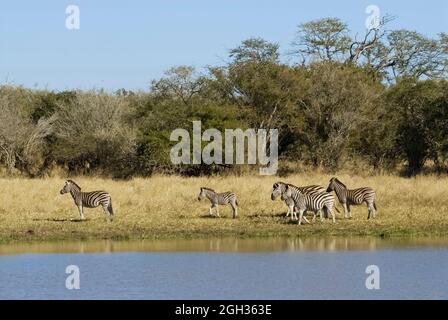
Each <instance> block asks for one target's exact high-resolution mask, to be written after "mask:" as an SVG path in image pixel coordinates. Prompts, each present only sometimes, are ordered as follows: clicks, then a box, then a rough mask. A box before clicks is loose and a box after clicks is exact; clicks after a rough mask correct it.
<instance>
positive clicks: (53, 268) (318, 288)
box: [0, 238, 448, 299]
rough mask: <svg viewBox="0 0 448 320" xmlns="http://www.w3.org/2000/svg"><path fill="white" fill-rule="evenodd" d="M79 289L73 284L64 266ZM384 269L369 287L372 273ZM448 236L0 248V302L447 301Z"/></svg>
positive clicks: (93, 243)
mask: <svg viewBox="0 0 448 320" xmlns="http://www.w3.org/2000/svg"><path fill="white" fill-rule="evenodd" d="M68 265H76V266H78V267H79V270H80V290H68V289H67V288H66V287H65V281H66V277H67V276H68V275H67V274H66V273H65V270H66V267H67V266H68ZM369 265H376V266H378V267H379V269H380V290H368V289H366V286H365V281H366V278H367V277H368V275H367V274H366V273H365V271H366V267H367V266H369ZM447 288H448V239H427V238H425V239H414V240H412V239H399V240H383V239H377V238H374V239H370V238H362V239H359V238H346V239H343V238H342V239H341V238H337V239H331V238H329V239H277V238H275V239H247V240H245V239H212V240H177V241H132V242H115V241H95V242H59V243H58V242H52V243H34V244H23V243H17V244H9V245H0V298H1V299H447V298H448V289H447Z"/></svg>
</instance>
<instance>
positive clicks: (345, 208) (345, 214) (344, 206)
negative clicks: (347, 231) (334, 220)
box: [342, 203, 348, 218]
mask: <svg viewBox="0 0 448 320" xmlns="http://www.w3.org/2000/svg"><path fill="white" fill-rule="evenodd" d="M342 207H343V208H344V218H347V217H348V208H347V203H343V204H342Z"/></svg>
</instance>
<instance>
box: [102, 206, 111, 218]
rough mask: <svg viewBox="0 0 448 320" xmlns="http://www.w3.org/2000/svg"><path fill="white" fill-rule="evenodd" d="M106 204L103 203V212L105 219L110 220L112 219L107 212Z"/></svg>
mask: <svg viewBox="0 0 448 320" xmlns="http://www.w3.org/2000/svg"><path fill="white" fill-rule="evenodd" d="M107 207H108V205H107V204H106V205H103V211H104V214H105V215H106V220H111V221H112V215H111V214H110V212H109V209H107Z"/></svg>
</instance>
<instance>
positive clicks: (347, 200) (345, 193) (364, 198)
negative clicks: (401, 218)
mask: <svg viewBox="0 0 448 320" xmlns="http://www.w3.org/2000/svg"><path fill="white" fill-rule="evenodd" d="M331 191H334V192H335V193H336V196H337V197H338V199H339V202H340V203H341V205H342V206H343V207H344V217H345V218H347V215H348V216H349V217H350V218H351V216H352V214H351V212H350V205H360V204H362V203H363V202H365V203H366V204H367V209H368V211H369V213H368V216H367V219H370V217H371V215H372V216H373V218H375V215H376V212H375V211H376V203H375V197H376V195H375V191H374V190H373V189H372V188H369V187H364V188H358V189H353V190H349V189H347V187H346V186H345V184H343V183H342V182H341V181H339V180H338V179H337V178H331V179H330V184H329V185H328V188H327V192H331Z"/></svg>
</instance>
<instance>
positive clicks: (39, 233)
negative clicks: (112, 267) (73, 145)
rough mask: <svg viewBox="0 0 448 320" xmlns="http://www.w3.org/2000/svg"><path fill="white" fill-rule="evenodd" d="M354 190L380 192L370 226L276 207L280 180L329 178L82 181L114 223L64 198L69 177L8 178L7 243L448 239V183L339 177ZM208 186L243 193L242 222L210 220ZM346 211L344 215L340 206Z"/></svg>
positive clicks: (3, 217)
mask: <svg viewBox="0 0 448 320" xmlns="http://www.w3.org/2000/svg"><path fill="white" fill-rule="evenodd" d="M337 176H338V177H339V178H340V179H341V180H342V181H343V182H345V183H346V184H347V185H348V186H350V187H360V186H371V187H373V188H375V189H376V191H377V198H378V201H377V204H378V215H377V219H375V220H370V221H367V219H366V217H367V209H366V207H365V206H359V207H353V208H352V214H353V219H349V220H348V219H347V220H346V219H343V216H342V214H337V221H336V224H335V225H333V224H332V223H330V221H329V220H326V221H324V222H316V223H314V224H311V225H302V226H298V225H297V224H294V223H291V222H290V221H289V220H288V219H286V218H285V217H284V213H285V212H286V206H285V205H284V203H283V202H282V201H281V200H277V201H271V199H270V192H271V188H272V184H273V183H274V182H275V181H278V180H282V181H287V182H290V183H293V184H296V185H308V184H321V185H325V186H326V185H327V183H328V180H329V178H330V176H329V175H324V174H318V173H316V174H311V175H294V176H290V177H287V178H281V179H280V178H278V177H261V176H242V177H210V178H181V177H173V176H171V177H168V176H156V177H152V178H148V179H133V180H130V181H113V180H107V179H99V178H84V177H80V178H75V179H74V180H75V181H76V182H77V183H78V184H79V185H81V186H82V187H83V190H85V191H92V190H97V189H105V190H107V191H109V192H110V193H111V195H112V199H113V205H114V211H115V218H114V221H113V222H108V221H106V219H105V216H104V214H103V212H102V209H100V208H97V209H86V218H87V220H86V221H82V222H81V221H78V220H77V219H78V213H77V209H76V207H75V206H74V204H73V201H72V199H71V197H70V195H60V194H59V190H60V189H61V187H62V186H63V183H64V179H62V178H47V179H33V180H31V179H25V178H4V179H0V242H2V243H6V242H13V241H44V240H79V239H119V240H126V239H173V238H176V239H184V238H220V237H241V238H249V237H270V236H272V237H311V236H315V237H324V236H381V237H406V236H448V201H447V200H448V178H447V177H435V176H421V177H417V178H412V179H405V178H400V177H396V176H372V177H360V176H349V175H344V174H341V175H337ZM200 186H208V187H211V188H214V189H216V190H217V191H227V190H233V191H236V192H237V194H238V201H239V204H240V217H239V218H238V219H235V220H234V219H232V218H231V208H230V207H226V208H224V207H221V210H220V213H221V216H222V217H221V218H210V217H208V207H209V204H208V202H206V201H203V202H199V201H198V200H197V195H198V193H199V187H200ZM338 207H339V209H340V210H341V211H342V208H341V207H340V205H338Z"/></svg>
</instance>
